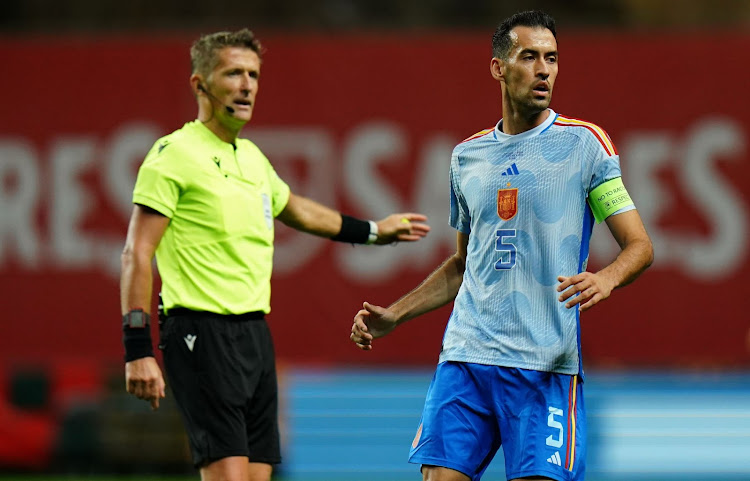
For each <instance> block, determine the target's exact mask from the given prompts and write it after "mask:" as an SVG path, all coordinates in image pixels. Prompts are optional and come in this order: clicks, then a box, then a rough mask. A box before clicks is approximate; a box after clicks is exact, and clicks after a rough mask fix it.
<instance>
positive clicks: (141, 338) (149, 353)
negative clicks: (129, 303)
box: [122, 309, 154, 362]
mask: <svg viewBox="0 0 750 481" xmlns="http://www.w3.org/2000/svg"><path fill="white" fill-rule="evenodd" d="M136 311H140V312H136V313H135V314H136V315H137V317H140V318H141V319H140V320H139V321H137V322H136V323H135V325H136V326H139V327H131V322H130V321H131V317H133V314H134V312H133V311H130V312H129V313H127V314H125V315H124V316H123V317H122V344H123V345H124V346H125V362H130V361H135V360H136V359H140V358H142V357H154V346H153V343H152V341H151V323H150V322H149V320H150V316H149V315H148V314H147V313H145V312H143V311H142V310H140V309H137V310H136ZM141 323H142V324H141ZM141 326H142V327H141Z"/></svg>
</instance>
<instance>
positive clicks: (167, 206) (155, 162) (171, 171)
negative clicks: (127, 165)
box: [133, 146, 184, 219]
mask: <svg viewBox="0 0 750 481" xmlns="http://www.w3.org/2000/svg"><path fill="white" fill-rule="evenodd" d="M176 150H177V149H175V148H174V146H172V149H165V151H164V152H158V151H159V149H158V148H155V149H152V152H151V153H149V155H147V156H146V159H145V160H144V161H143V164H141V167H140V169H138V177H137V179H136V181H135V188H134V189H133V203H134V204H142V205H145V206H146V207H150V208H152V209H154V210H156V211H157V212H159V213H161V214H163V215H165V216H166V217H169V218H170V219H171V218H172V216H174V213H175V210H176V208H177V201H178V200H179V198H180V193H181V192H182V191H183V189H184V179H183V178H182V175H181V170H180V169H179V162H178V159H177V157H178V156H177V155H175V154H176V152H175V151H176ZM152 154H153V156H152Z"/></svg>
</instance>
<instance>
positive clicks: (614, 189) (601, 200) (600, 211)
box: [588, 177, 633, 224]
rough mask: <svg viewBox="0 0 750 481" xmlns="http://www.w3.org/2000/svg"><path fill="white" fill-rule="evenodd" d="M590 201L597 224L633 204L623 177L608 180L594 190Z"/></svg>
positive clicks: (590, 195)
mask: <svg viewBox="0 0 750 481" xmlns="http://www.w3.org/2000/svg"><path fill="white" fill-rule="evenodd" d="M588 202H589V207H591V212H593V213H594V219H596V222H597V224H600V223H601V222H602V221H603V220H604V219H606V218H607V217H609V216H610V215H611V214H612V213H614V212H617V211H618V210H620V209H622V208H623V207H628V206H631V205H633V200H632V199H631V198H630V194H628V191H627V190H625V185H623V183H622V177H617V178H614V179H612V180H608V181H607V182H605V183H603V184H601V185H600V186H599V187H597V188H596V189H594V190H592V191H591V193H590V194H589V198H588Z"/></svg>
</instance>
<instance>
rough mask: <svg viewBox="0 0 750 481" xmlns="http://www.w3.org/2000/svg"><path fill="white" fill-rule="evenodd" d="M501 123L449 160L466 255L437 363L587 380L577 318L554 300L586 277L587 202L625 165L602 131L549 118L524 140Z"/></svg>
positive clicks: (455, 217)
mask: <svg viewBox="0 0 750 481" xmlns="http://www.w3.org/2000/svg"><path fill="white" fill-rule="evenodd" d="M501 123H502V121H500V123H498V126H496V127H495V129H492V130H487V131H483V132H480V133H478V134H476V135H474V136H472V137H470V138H469V139H467V140H465V141H464V142H462V143H460V144H459V145H458V146H456V148H455V149H454V150H453V156H452V158H451V170H450V179H451V218H450V223H451V225H452V226H453V227H454V228H456V229H457V230H459V231H461V232H463V233H466V234H469V245H468V252H467V260H466V270H465V272H464V277H463V284H462V285H461V288H460V290H459V292H458V295H457V297H456V300H455V303H454V309H453V312H452V314H451V317H450V320H449V322H448V326H447V328H446V331H445V336H444V339H443V349H442V351H441V354H440V362H443V361H463V362H472V363H478V364H490V365H498V366H507V367H517V368H522V369H533V370H537V371H549V372H557V373H564V374H578V373H581V374H582V369H581V361H580V335H579V313H578V309H577V306H576V307H574V308H571V309H566V308H565V305H564V303H562V302H559V301H558V300H557V298H558V296H559V295H560V293H558V292H557V291H556V287H557V285H558V282H557V276H560V275H562V276H572V275H575V274H577V273H580V272H582V271H584V270H585V269H586V263H587V261H588V250H589V239H590V237H591V232H592V229H593V225H594V216H593V214H592V211H591V209H590V207H589V206H588V204H587V198H588V196H589V193H590V192H591V191H592V190H594V189H595V188H596V187H598V186H600V185H601V184H603V183H604V182H607V181H609V180H611V179H615V178H619V177H620V176H621V172H620V164H619V156H618V155H617V151H616V150H615V148H614V145H612V142H611V140H610V139H609V137H608V136H607V134H606V133H605V132H604V131H603V130H602V129H601V128H599V127H597V126H596V125H594V124H591V123H588V122H583V121H580V120H576V119H571V118H566V117H562V116H559V115H558V114H556V113H555V112H554V111H552V110H549V117H548V118H547V119H546V120H545V121H544V123H542V124H541V125H539V126H538V127H536V128H534V129H532V130H529V131H527V132H523V133H521V134H517V135H507V134H504V133H503V132H502V131H501V129H500V125H501ZM633 208H634V207H633V206H632V205H630V206H628V207H624V208H622V209H619V210H613V214H617V213H620V212H625V211H627V210H631V209H633Z"/></svg>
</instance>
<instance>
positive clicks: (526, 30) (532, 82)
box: [500, 27, 557, 113]
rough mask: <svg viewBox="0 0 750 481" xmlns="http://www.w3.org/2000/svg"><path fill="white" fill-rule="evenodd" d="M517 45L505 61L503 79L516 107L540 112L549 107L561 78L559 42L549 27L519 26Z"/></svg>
mask: <svg viewBox="0 0 750 481" xmlns="http://www.w3.org/2000/svg"><path fill="white" fill-rule="evenodd" d="M510 36H511V39H512V41H513V46H512V47H511V49H510V52H509V53H508V59H507V60H505V61H502V62H501V67H500V69H501V70H502V79H503V80H502V81H503V82H504V84H505V91H506V95H505V98H504V99H503V100H506V99H507V100H509V101H510V102H511V104H513V109H514V110H516V111H518V112H522V113H536V112H541V111H543V110H545V109H546V108H547V107H549V104H550V102H551V101H552V89H553V88H554V86H555V79H556V78H557V41H556V40H555V36H554V35H552V32H550V31H549V30H548V29H546V28H541V27H515V28H514V29H513V30H511V32H510Z"/></svg>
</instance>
